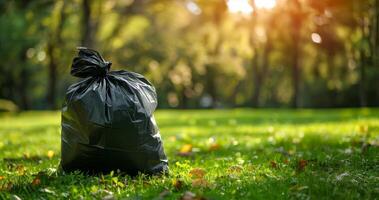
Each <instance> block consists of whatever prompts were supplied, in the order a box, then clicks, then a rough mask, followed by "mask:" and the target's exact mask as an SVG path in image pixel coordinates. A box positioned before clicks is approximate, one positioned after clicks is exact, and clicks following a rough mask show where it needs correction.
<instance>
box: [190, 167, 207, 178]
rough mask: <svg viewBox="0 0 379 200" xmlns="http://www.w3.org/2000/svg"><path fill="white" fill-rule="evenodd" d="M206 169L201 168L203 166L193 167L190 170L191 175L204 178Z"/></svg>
mask: <svg viewBox="0 0 379 200" xmlns="http://www.w3.org/2000/svg"><path fill="white" fill-rule="evenodd" d="M205 173H206V172H205V170H204V169H201V168H195V169H192V170H191V171H190V172H189V175H190V176H191V177H192V178H203V177H204V175H205Z"/></svg>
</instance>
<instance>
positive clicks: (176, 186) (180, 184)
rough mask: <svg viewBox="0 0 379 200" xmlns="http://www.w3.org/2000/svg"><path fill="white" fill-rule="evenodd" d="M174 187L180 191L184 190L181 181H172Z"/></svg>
mask: <svg viewBox="0 0 379 200" xmlns="http://www.w3.org/2000/svg"><path fill="white" fill-rule="evenodd" d="M172 185H173V186H174V188H175V189H176V190H180V189H182V188H183V185H184V182H183V180H181V179H175V180H173V181H172Z"/></svg>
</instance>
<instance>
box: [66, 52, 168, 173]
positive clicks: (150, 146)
mask: <svg viewBox="0 0 379 200" xmlns="http://www.w3.org/2000/svg"><path fill="white" fill-rule="evenodd" d="M78 49H79V53H78V56H77V57H75V58H74V60H73V63H72V68H71V75H73V76H76V77H80V78H84V79H83V80H81V81H80V82H78V83H76V84H73V85H71V86H70V87H69V88H68V90H67V93H66V97H65V101H64V104H63V108H62V134H61V150H62V151H61V167H62V168H63V170H64V171H75V170H80V171H83V172H89V173H97V172H109V171H111V170H117V169H119V170H121V171H123V172H126V173H128V174H136V173H138V172H142V173H147V174H156V173H165V172H167V171H168V160H167V157H166V155H165V153H164V149H163V144H162V141H161V137H160V134H159V129H158V126H157V124H156V122H155V119H154V116H153V112H154V110H155V109H156V107H157V95H156V92H155V88H154V87H153V86H152V85H151V83H150V82H149V81H147V80H146V79H145V78H144V77H143V76H142V75H140V74H137V73H134V72H129V71H125V70H120V71H110V66H111V63H110V62H107V61H105V60H104V59H103V58H102V57H101V55H100V54H99V53H98V52H96V51H94V50H91V49H87V48H78Z"/></svg>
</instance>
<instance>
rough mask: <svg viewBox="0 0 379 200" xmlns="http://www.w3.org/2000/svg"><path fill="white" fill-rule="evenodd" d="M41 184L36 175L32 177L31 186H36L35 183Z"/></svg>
mask: <svg viewBox="0 0 379 200" xmlns="http://www.w3.org/2000/svg"><path fill="white" fill-rule="evenodd" d="M40 184H41V179H40V178H39V177H38V176H37V177H35V178H34V179H33V181H32V185H33V186H37V185H40Z"/></svg>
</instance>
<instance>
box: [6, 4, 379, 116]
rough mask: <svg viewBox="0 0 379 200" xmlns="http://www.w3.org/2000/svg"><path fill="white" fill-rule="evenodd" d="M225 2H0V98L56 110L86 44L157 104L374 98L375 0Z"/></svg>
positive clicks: (370, 102)
mask: <svg viewBox="0 0 379 200" xmlns="http://www.w3.org/2000/svg"><path fill="white" fill-rule="evenodd" d="M227 1H229V0H212V1H210V0H177V1H164V0H155V1H147V0H138V1H136V0H135V1H132V0H131V1H116V0H108V1H88V0H62V1H23V2H20V1H16V0H9V1H3V2H2V3H0V9H1V10H0V11H1V13H0V26H1V27H2V30H3V31H1V32H0V52H1V53H0V59H1V61H2V62H1V63H0V98H2V99H8V100H11V101H13V102H15V103H16V104H17V105H18V106H19V107H20V108H21V109H29V108H34V109H41V108H52V109H56V108H58V107H59V106H58V105H60V103H61V102H62V99H63V96H64V92H65V90H66V89H67V87H68V86H69V85H70V84H72V83H73V82H74V81H75V80H74V79H73V78H72V77H71V76H70V75H69V70H70V62H71V59H72V57H73V55H74V54H75V50H74V49H75V47H77V46H81V45H87V46H89V47H92V48H95V49H97V50H99V51H100V52H102V53H103V54H104V57H105V58H106V59H107V60H110V61H112V63H113V65H112V68H113V69H126V70H132V71H136V72H138V73H142V74H144V75H146V76H147V77H148V78H149V79H150V80H151V81H152V82H153V84H154V85H155V86H156V87H157V90H158V95H159V102H160V106H161V107H174V108H177V107H180V108H197V107H236V106H254V107H288V106H291V105H294V103H295V104H296V105H294V106H298V107H342V106H344V107H346V106H378V102H379V91H378V90H377V88H376V85H378V84H379V82H378V81H379V78H378V74H379V68H378V67H379V65H378V63H379V59H378V58H379V28H378V27H379V10H378V8H379V7H378V6H377V5H378V4H379V3H378V2H379V0H367V1H362V2H361V1H357V0H346V1H335V0H324V1H316V0H305V1H300V0H284V1H279V0H278V1H277V5H276V6H275V7H274V8H272V9H262V8H256V9H255V10H254V12H253V13H251V14H248V15H241V14H238V13H232V12H229V10H228V7H227ZM249 2H250V3H251V4H252V5H253V2H254V1H253V0H250V1H249ZM37 10H38V12H36V11H37ZM314 37H316V38H318V40H319V41H314ZM294 98H297V100H296V102H294V101H295V99H294ZM204 102H205V103H204ZM206 102H208V103H206Z"/></svg>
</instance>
